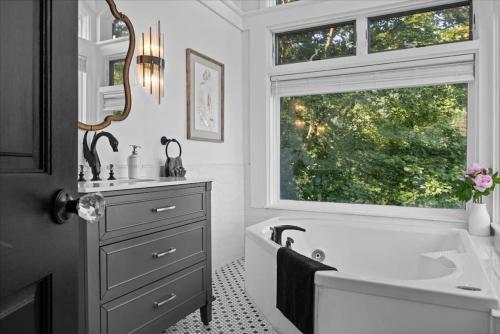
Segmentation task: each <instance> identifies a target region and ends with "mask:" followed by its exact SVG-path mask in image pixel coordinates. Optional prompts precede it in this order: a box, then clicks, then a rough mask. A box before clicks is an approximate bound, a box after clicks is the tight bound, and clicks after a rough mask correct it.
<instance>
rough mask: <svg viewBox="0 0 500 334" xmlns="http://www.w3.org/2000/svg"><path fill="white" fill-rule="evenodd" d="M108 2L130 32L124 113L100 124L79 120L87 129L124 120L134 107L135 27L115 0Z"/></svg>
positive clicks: (124, 82)
mask: <svg viewBox="0 0 500 334" xmlns="http://www.w3.org/2000/svg"><path fill="white" fill-rule="evenodd" d="M106 2H107V3H108V6H109V9H110V10H111V13H112V14H113V16H114V17H115V19H118V20H122V21H123V22H125V25H126V26H127V29H128V34H129V45H128V50H127V56H126V57H125V65H124V67H123V89H124V90H125V108H124V109H123V113H122V114H121V115H108V116H106V117H105V118H104V120H103V121H102V122H101V123H98V124H93V125H89V124H85V123H82V122H80V121H78V128H79V129H82V130H87V131H97V130H102V129H104V128H105V127H107V126H109V125H110V124H111V122H113V121H115V122H119V121H123V120H124V119H125V118H127V116H128V114H129V113H130V108H131V107H132V95H131V92H130V78H129V74H130V64H131V63H132V57H133V56H134V51H135V31H134V27H133V26H132V22H130V19H129V18H128V17H127V15H125V14H123V13H122V12H119V11H118V9H116V4H115V2H114V0H106Z"/></svg>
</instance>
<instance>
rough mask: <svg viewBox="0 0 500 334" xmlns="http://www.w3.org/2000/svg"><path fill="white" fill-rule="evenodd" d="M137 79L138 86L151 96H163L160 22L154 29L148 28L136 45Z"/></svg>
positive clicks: (163, 60) (162, 37)
mask: <svg viewBox="0 0 500 334" xmlns="http://www.w3.org/2000/svg"><path fill="white" fill-rule="evenodd" d="M138 47H139V50H138V56H137V77H138V79H139V84H140V85H141V86H142V87H144V88H145V89H146V90H147V91H149V93H150V94H151V95H153V96H154V97H155V99H158V103H160V101H161V98H162V97H163V96H164V95H165V93H164V90H163V81H164V71H165V59H164V55H163V52H164V50H163V48H164V36H163V34H162V33H161V31H160V21H158V23H157V25H156V27H154V29H153V27H149V31H148V32H146V33H142V36H141V40H140V43H139V45H138Z"/></svg>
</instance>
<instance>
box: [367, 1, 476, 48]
mask: <svg viewBox="0 0 500 334" xmlns="http://www.w3.org/2000/svg"><path fill="white" fill-rule="evenodd" d="M466 5H468V6H469V22H470V25H469V39H468V40H463V41H454V42H445V43H439V44H431V45H425V46H416V47H415V48H425V47H427V46H433V45H446V44H451V43H461V42H467V41H472V40H473V39H474V9H473V4H472V1H471V0H466V1H461V2H452V3H448V4H444V5H439V6H434V7H424V8H420V9H412V10H407V11H402V12H397V13H391V14H384V15H377V16H368V17H367V20H366V26H367V34H366V42H367V44H368V45H367V47H368V50H367V51H368V54H374V53H382V52H392V51H396V50H406V49H411V48H398V49H391V50H382V51H376V52H372V51H370V45H371V34H370V21H371V20H380V19H387V18H391V17H396V16H408V15H413V14H420V13H425V12H432V11H437V10H442V9H450V8H456V7H462V6H466Z"/></svg>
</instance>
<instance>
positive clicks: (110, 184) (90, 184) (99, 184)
mask: <svg viewBox="0 0 500 334" xmlns="http://www.w3.org/2000/svg"><path fill="white" fill-rule="evenodd" d="M151 181H154V179H117V180H112V181H111V180H102V181H87V182H81V183H80V185H83V186H85V187H93V188H100V187H113V186H117V185H122V184H135V183H139V182H151Z"/></svg>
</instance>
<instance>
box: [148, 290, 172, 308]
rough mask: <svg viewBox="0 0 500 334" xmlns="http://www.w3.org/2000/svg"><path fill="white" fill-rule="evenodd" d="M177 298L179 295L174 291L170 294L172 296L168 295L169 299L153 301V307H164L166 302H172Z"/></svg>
mask: <svg viewBox="0 0 500 334" xmlns="http://www.w3.org/2000/svg"><path fill="white" fill-rule="evenodd" d="M175 298H177V295H176V294H175V293H172V294H170V297H168V298H167V299H165V300H162V301H161V302H154V303H153V307H154V308H160V307H162V306H163V305H165V304H166V303H168V302H171V301H172V300H174V299H175Z"/></svg>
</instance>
